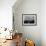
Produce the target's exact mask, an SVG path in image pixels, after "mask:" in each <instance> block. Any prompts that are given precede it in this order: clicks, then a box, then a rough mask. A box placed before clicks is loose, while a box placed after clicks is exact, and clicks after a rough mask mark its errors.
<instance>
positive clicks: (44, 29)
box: [41, 0, 46, 46]
mask: <svg viewBox="0 0 46 46" xmlns="http://www.w3.org/2000/svg"><path fill="white" fill-rule="evenodd" d="M41 38H42V39H41V40H42V46H46V0H42V1H41Z"/></svg>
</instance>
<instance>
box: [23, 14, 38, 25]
mask: <svg viewBox="0 0 46 46" xmlns="http://www.w3.org/2000/svg"><path fill="white" fill-rule="evenodd" d="M22 25H23V26H36V25H37V14H22Z"/></svg>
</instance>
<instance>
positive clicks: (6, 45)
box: [0, 39, 16, 46]
mask: <svg viewBox="0 0 46 46" xmlns="http://www.w3.org/2000/svg"><path fill="white" fill-rule="evenodd" d="M0 46H16V45H15V39H13V40H6V42H4V43H2V44H1V45H0Z"/></svg>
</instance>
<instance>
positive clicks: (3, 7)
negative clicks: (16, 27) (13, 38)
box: [0, 0, 16, 29]
mask: <svg viewBox="0 0 46 46" xmlns="http://www.w3.org/2000/svg"><path fill="white" fill-rule="evenodd" d="M15 2H16V0H0V27H7V28H9V29H12V6H13V4H14V3H15Z"/></svg>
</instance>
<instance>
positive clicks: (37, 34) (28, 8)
mask: <svg viewBox="0 0 46 46" xmlns="http://www.w3.org/2000/svg"><path fill="white" fill-rule="evenodd" d="M18 2H19V4H18V3H15V5H14V6H13V14H14V20H15V21H14V24H15V30H18V32H22V33H23V37H24V39H26V38H27V39H31V40H34V41H35V44H36V46H41V25H40V24H41V14H40V13H41V11H40V10H41V1H40V0H22V2H21V0H20V1H18ZM22 14H37V26H22Z"/></svg>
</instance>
